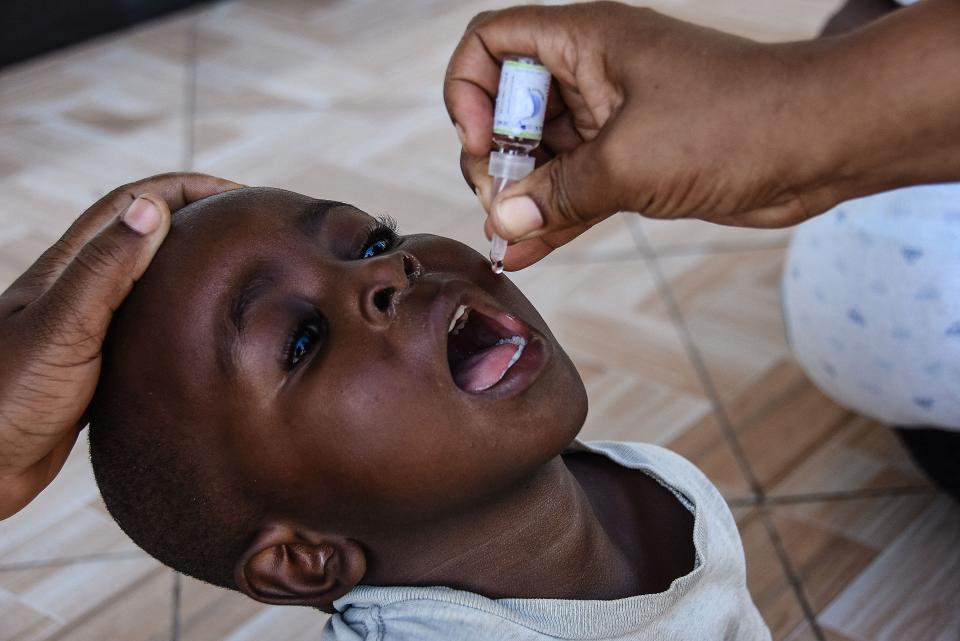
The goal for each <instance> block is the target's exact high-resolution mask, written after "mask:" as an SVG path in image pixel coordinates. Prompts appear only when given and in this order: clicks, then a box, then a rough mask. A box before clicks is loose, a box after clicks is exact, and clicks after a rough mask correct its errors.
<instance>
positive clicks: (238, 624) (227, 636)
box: [180, 577, 328, 641]
mask: <svg viewBox="0 0 960 641" xmlns="http://www.w3.org/2000/svg"><path fill="white" fill-rule="evenodd" d="M182 580H183V583H182V586H183V593H182V605H181V611H180V639H182V640H183V641H206V640H207V639H223V640H224V641H248V640H249V641H255V640H259V639H264V638H269V639H271V641H297V640H298V639H310V638H312V639H317V638H319V637H320V631H321V630H322V629H323V626H324V624H325V622H326V620H327V618H328V617H327V615H326V614H324V613H323V612H320V611H319V610H315V609H313V608H302V607H275V606H268V605H264V604H262V603H257V602H256V601H254V600H253V599H250V598H248V597H246V596H244V595H242V594H239V593H237V592H233V591H230V590H224V589H223V588H218V587H215V586H212V585H209V584H206V583H202V582H200V581H197V580H195V579H191V578H189V577H183V579H182Z"/></svg>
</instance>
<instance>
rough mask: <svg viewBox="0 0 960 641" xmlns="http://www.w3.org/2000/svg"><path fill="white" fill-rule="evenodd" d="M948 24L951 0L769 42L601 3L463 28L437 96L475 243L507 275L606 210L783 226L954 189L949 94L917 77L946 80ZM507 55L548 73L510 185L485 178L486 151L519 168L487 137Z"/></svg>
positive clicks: (954, 17) (958, 100)
mask: <svg viewBox="0 0 960 641" xmlns="http://www.w3.org/2000/svg"><path fill="white" fill-rule="evenodd" d="M958 24H960V5H958V4H957V3H956V2H955V1H953V0H926V1H925V2H921V3H918V4H916V5H915V6H913V7H909V8H907V9H903V10H901V11H898V12H897V14H895V15H892V16H889V17H888V18H886V19H884V20H882V21H879V22H878V23H876V24H872V25H869V26H867V27H865V28H863V29H860V30H858V31H856V32H853V33H851V34H849V35H845V36H843V37H840V38H833V39H829V40H819V41H799V42H791V43H776V44H769V43H759V42H753V41H750V40H747V39H744V38H739V37H735V36H732V35H728V34H724V33H720V32H718V31H715V30H711V29H706V28H703V27H700V26H697V25H693V24H689V23H686V22H683V21H680V20H676V19H673V18H669V17H666V16H663V15H660V14H658V13H656V12H654V11H652V10H649V9H644V8H637V7H631V6H627V5H623V4H618V3H614V2H596V3H589V4H574V5H563V6H524V7H514V8H510V9H505V10H502V11H492V12H486V13H483V14H480V15H478V16H477V17H475V18H474V19H473V21H471V23H470V25H469V26H468V28H467V31H466V33H465V34H464V36H463V38H462V39H461V41H460V43H459V45H458V46H457V49H456V51H455V52H454V54H453V56H452V58H451V60H450V63H449V66H448V68H447V75H446V80H445V83H444V99H445V102H446V105H447V110H448V112H449V113H450V116H451V118H452V119H453V121H454V123H455V125H456V127H457V132H458V134H459V135H460V138H461V141H462V144H463V152H462V155H461V167H462V169H463V172H464V176H465V178H466V179H467V182H468V183H469V184H470V185H471V186H472V187H473V188H474V189H475V190H476V192H477V195H478V197H479V198H480V201H481V203H482V204H483V206H484V208H485V209H486V210H487V211H488V213H489V216H488V219H487V223H486V225H487V232H488V233H489V234H490V235H491V236H493V235H494V234H496V235H497V236H500V237H501V238H502V239H505V240H506V241H508V242H509V243H510V247H509V251H508V252H507V255H506V257H505V259H504V265H505V268H506V269H522V268H523V267H526V266H528V265H531V264H533V263H535V262H537V261H538V260H540V259H541V258H543V257H544V256H546V255H547V254H548V253H550V252H551V251H553V250H554V249H556V248H557V247H560V246H562V245H564V244H566V243H568V242H569V241H571V240H572V239H573V238H575V237H577V236H578V235H580V234H581V233H583V232H584V231H586V230H587V229H589V228H590V227H591V226H593V225H595V224H597V223H598V222H600V221H602V220H604V219H606V218H608V217H609V216H611V215H612V214H614V213H616V212H617V211H621V210H627V211H634V212H639V213H642V214H643V215H645V216H648V217H652V218H663V219H673V218H701V219H704V220H708V221H711V222H714V223H720V224H726V225H738V226H749V227H782V226H787V225H792V224H795V223H798V222H801V221H803V220H805V219H807V218H809V217H811V216H815V215H817V214H820V213H822V212H824V211H826V210H827V209H829V208H830V207H832V206H833V205H835V204H836V203H838V202H840V201H843V200H848V199H850V198H854V197H857V196H861V195H866V194H869V193H875V192H877V191H883V190H886V189H891V188H895V187H898V186H905V185H909V184H917V183H918V182H934V181H943V180H955V179H958V178H960V121H958V120H957V119H956V118H955V117H954V115H953V114H955V113H956V110H957V109H960V83H946V82H931V79H935V78H944V77H947V76H951V74H953V75H955V70H956V69H957V68H960V67H958V65H960V41H958V40H957V39H956V37H955V34H956V29H957V26H958ZM918 43H919V44H918ZM921 44H922V46H920V45H921ZM517 56H522V57H527V58H530V59H536V60H538V61H540V63H541V64H542V65H543V66H544V67H545V68H546V69H547V70H548V71H549V73H550V74H551V75H552V77H553V79H554V86H553V87H552V88H551V91H550V92H549V97H548V102H547V104H546V108H545V110H544V115H545V121H544V124H543V133H542V140H541V143H540V145H539V147H537V148H536V152H535V153H536V157H537V163H538V166H537V167H536V168H535V169H534V170H533V171H532V172H531V173H530V174H529V175H528V176H526V177H525V178H522V179H520V180H518V179H516V178H507V177H502V176H492V175H491V164H492V163H493V162H494V160H495V158H494V157H495V156H496V155H497V154H498V153H506V154H507V155H512V156H515V157H517V158H520V157H527V158H529V156H528V155H526V154H528V153H529V150H526V151H523V150H519V151H515V152H511V151H510V150H509V149H507V148H505V147H504V146H503V145H501V140H500V139H499V138H498V137H497V135H495V129H494V113H495V111H498V109H495V105H494V99H495V98H496V97H498V96H501V95H502V92H500V91H498V90H499V86H500V82H501V71H500V70H501V66H506V65H507V64H508V63H510V62H515V61H516V57H517ZM920 71H922V73H921V72H920ZM891 95H896V96H898V97H899V98H898V100H897V101H896V102H892V101H890V100H889V99H888V98H889V96H891ZM838 96H843V99H842V100H838V98H837V97H838ZM891 123H897V124H896V126H895V127H894V128H895V129H896V131H897V135H896V136H891V135H889V132H890V131H891V127H892V126H893V125H891ZM514 138H515V137H514ZM491 139H493V140H494V142H495V143H496V144H495V145H493V147H492V146H491V143H490V141H491ZM491 148H493V149H494V150H495V152H494V157H491V153H490V152H491ZM510 162H513V161H510ZM525 162H526V161H525ZM505 178H506V180H504V179H505ZM496 242H499V241H496ZM495 248H496V249H498V250H499V249H501V248H502V245H501V244H497V245H495ZM495 258H496V257H495Z"/></svg>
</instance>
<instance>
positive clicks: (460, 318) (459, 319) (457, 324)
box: [447, 305, 470, 334]
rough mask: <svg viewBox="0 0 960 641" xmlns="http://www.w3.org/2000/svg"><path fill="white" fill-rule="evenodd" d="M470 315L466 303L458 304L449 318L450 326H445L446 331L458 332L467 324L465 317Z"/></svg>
mask: <svg viewBox="0 0 960 641" xmlns="http://www.w3.org/2000/svg"><path fill="white" fill-rule="evenodd" d="M469 317H470V308H469V307H467V306H466V305H460V306H459V307H457V313H456V314H454V315H453V318H452V319H451V320H450V327H448V328H447V333H448V334H450V333H453V334H459V333H460V330H461V329H463V326H464V325H466V324H467V318H469Z"/></svg>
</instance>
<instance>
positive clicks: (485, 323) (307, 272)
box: [117, 189, 586, 538]
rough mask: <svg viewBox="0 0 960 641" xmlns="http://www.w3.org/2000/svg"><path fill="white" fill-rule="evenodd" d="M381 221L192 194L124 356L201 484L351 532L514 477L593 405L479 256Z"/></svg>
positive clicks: (260, 193)
mask: <svg viewBox="0 0 960 641" xmlns="http://www.w3.org/2000/svg"><path fill="white" fill-rule="evenodd" d="M374 227H375V221H374V220H373V219H372V218H371V217H370V216H368V215H367V214H365V213H363V212H361V211H359V210H357V209H355V208H353V207H351V206H348V205H340V204H328V203H326V202H325V201H316V200H314V199H311V198H307V197H306V196H301V195H298V194H293V193H290V192H285V191H280V190H270V189H244V190H238V191H236V192H230V193H227V194H224V195H221V196H218V197H215V198H212V199H208V200H207V201H203V202H202V203H199V204H198V205H196V206H194V207H191V209H190V210H185V211H184V212H182V214H180V215H178V216H177V217H176V220H175V222H174V226H173V229H172V230H171V233H170V236H169V237H168V239H167V241H166V242H165V244H164V246H163V247H162V248H161V250H160V253H159V254H158V256H157V258H156V260H155V261H154V263H153V265H152V266H151V267H150V269H149V270H148V272H147V274H146V275H145V276H144V278H143V280H142V281H141V283H140V284H138V286H137V288H136V289H135V291H134V294H133V296H131V299H130V300H129V301H128V303H127V305H128V309H127V311H125V315H126V318H128V319H129V318H130V317H131V315H132V316H133V318H135V319H136V320H135V321H134V323H133V325H134V326H135V330H131V331H132V333H131V332H130V331H126V330H125V333H123V334H121V341H120V343H119V345H120V349H117V352H118V356H117V358H118V359H120V361H121V362H125V363H126V365H124V367H129V368H130V369H126V370H125V371H132V372H137V373H138V379H139V378H142V380H138V381H136V382H133V383H132V385H133V386H134V387H137V388H139V389H138V393H143V394H150V393H159V394H163V395H164V396H163V398H164V404H165V406H166V409H165V410H164V411H165V412H166V413H167V414H168V415H169V416H168V418H171V419H173V420H168V421H166V423H168V424H170V425H172V427H171V429H174V430H182V433H181V434H177V435H176V436H178V437H181V439H180V440H181V442H182V443H183V447H185V448H188V449H189V450H191V451H190V453H189V454H190V455H192V456H193V457H195V458H196V459H198V460H202V461H203V464H204V466H206V468H207V471H208V472H212V473H214V474H216V475H219V476H222V477H225V478H228V479H230V482H232V483H235V484H238V485H240V486H241V487H243V488H244V489H245V491H246V492H247V493H248V494H249V495H250V496H251V497H255V498H257V499H260V500H262V503H263V504H268V505H270V506H271V510H272V514H270V515H269V516H270V517H271V518H289V519H315V520H316V521H318V522H319V521H322V522H323V524H324V527H327V528H336V529H337V530H338V531H342V532H343V533H344V534H346V535H348V536H354V537H357V538H362V537H363V536H365V535H373V534H375V533H379V532H380V530H382V528H383V527H384V524H396V525H397V526H400V525H402V524H410V525H412V524H416V523H423V522H424V521H428V520H431V519H435V518H440V517H443V516H444V515H449V514H453V513H455V512H458V511H461V510H462V509H464V508H466V507H467V506H469V505H471V504H472V503H473V502H475V501H482V500H483V499H484V498H486V497H491V496H493V495H495V494H497V493H499V492H502V491H504V490H505V489H507V488H509V487H510V486H511V485H512V484H516V483H518V482H521V481H522V480H523V479H524V478H525V477H526V476H527V475H529V474H530V473H531V472H532V471H533V470H535V469H536V468H538V467H539V466H540V465H542V464H543V463H545V462H546V461H548V460H549V459H551V458H553V457H554V456H556V455H557V454H558V453H559V452H560V451H561V450H562V449H563V448H564V447H565V446H566V445H567V444H568V443H569V442H570V441H571V439H572V438H573V437H574V436H575V435H576V433H577V431H578V429H579V428H580V426H581V424H582V422H583V419H584V416H585V412H586V399H585V394H584V390H583V387H582V384H581V381H580V379H579V377H578V375H577V373H576V370H575V369H574V367H573V366H572V364H571V363H570V361H569V359H568V358H567V356H566V355H565V354H564V352H563V351H562V350H561V349H560V347H559V346H558V345H557V344H556V341H555V339H554V338H553V336H552V335H551V334H550V331H549V330H548V329H547V327H546V325H545V323H544V321H543V319H542V318H540V316H539V315H538V314H537V312H536V310H535V309H534V308H533V307H532V306H531V304H530V303H529V301H527V299H526V298H525V297H524V296H523V295H522V294H521V293H520V291H519V290H517V288H516V287H514V286H513V284H512V283H510V281H509V280H507V278H505V277H502V276H495V275H494V274H492V273H491V271H490V267H489V264H488V263H487V262H486V260H485V259H484V258H483V257H482V256H480V255H479V254H478V253H476V252H475V251H473V250H471V249H470V248H468V247H466V246H465V245H462V244H460V243H457V242H455V241H452V240H449V239H445V238H440V237H436V236H428V235H415V236H406V237H399V238H398V239H397V240H396V242H395V243H394V242H393V240H392V238H391V234H390V233H389V232H388V231H384V230H383V229H379V230H374V231H373V233H372V234H371V230H372V229H374ZM461 305H466V306H467V307H468V308H470V309H471V310H472V311H471V312H470V314H469V315H468V320H467V324H466V326H465V327H464V328H463V329H462V330H461V331H460V333H459V334H457V335H456V336H455V337H451V334H450V333H448V328H449V327H450V324H451V321H452V320H453V319H454V318H455V314H456V312H457V310H458V308H459V307H460V306H461ZM128 324H129V323H128ZM514 337H519V338H520V339H522V341H518V340H517V339H516V338H514ZM502 339H511V340H512V342H506V343H504V342H503V340H502ZM498 341H499V342H501V343H502V344H501V345H499V346H495V344H496V343H497V342H498ZM523 341H525V342H526V346H525V347H524V349H523V351H522V353H521V354H520V357H519V359H518V360H516V362H515V363H514V364H513V365H512V367H509V369H507V366H508V365H509V363H510V360H511V359H512V358H513V356H514V355H515V354H516V352H517V350H518V347H517V345H515V344H514V343H520V342H523ZM492 345H494V346H493V347H490V346H492ZM481 348H486V349H485V350H483V349H481ZM476 350H481V351H483V354H482V355H480V356H476V355H474V356H472V357H469V354H470V353H471V352H474V351H476ZM451 354H452V356H451ZM451 359H452V361H453V364H451V363H450V362H449V361H450V360H451ZM504 369H507V371H506V374H505V375H504V376H503V377H502V379H500V374H501V373H502V371H503V370H504ZM141 373H142V377H141V376H140V374H141Z"/></svg>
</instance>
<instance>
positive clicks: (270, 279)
mask: <svg viewBox="0 0 960 641" xmlns="http://www.w3.org/2000/svg"><path fill="white" fill-rule="evenodd" d="M276 282H277V281H276V274H275V269H274V268H273V267H271V266H270V265H268V264H266V263H258V264H256V265H255V266H254V267H253V269H251V270H248V271H247V272H246V273H245V274H244V275H243V276H242V277H240V278H238V279H237V280H236V283H235V285H234V286H233V287H232V291H231V292H230V293H229V294H228V297H227V305H226V312H227V313H226V320H227V321H228V322H227V323H225V324H224V325H225V326H224V329H225V331H222V332H219V336H218V337H217V364H218V365H219V367H220V371H221V373H222V374H224V375H225V376H226V377H228V378H229V377H231V376H232V375H233V373H234V371H235V369H236V363H237V360H238V355H239V352H240V339H241V337H242V336H243V330H244V327H245V326H246V322H247V311H248V310H249V309H250V308H251V307H252V306H253V305H254V303H255V302H256V301H257V300H259V299H260V298H262V297H263V295H264V294H265V293H266V292H268V291H269V290H270V289H271V288H272V287H273V286H274V285H276Z"/></svg>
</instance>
